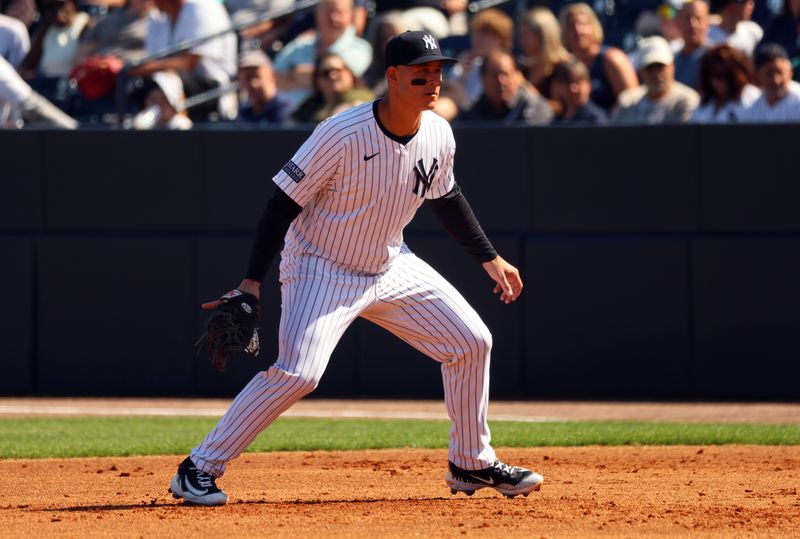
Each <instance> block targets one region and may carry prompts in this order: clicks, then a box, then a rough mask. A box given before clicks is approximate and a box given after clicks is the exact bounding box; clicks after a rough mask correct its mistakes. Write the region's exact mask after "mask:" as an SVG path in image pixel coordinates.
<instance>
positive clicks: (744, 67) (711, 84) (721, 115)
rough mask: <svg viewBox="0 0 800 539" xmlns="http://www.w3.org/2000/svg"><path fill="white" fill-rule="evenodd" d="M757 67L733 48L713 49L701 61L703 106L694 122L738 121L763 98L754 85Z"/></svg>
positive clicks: (693, 119) (725, 46) (701, 98)
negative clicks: (754, 67)
mask: <svg viewBox="0 0 800 539" xmlns="http://www.w3.org/2000/svg"><path fill="white" fill-rule="evenodd" d="M752 81H753V66H752V64H751V63H750V59H749V58H748V57H747V56H745V54H744V53H743V52H742V51H740V50H738V49H734V48H733V47H731V46H730V45H719V46H716V47H714V48H712V49H711V50H710V51H708V52H707V53H706V55H705V56H703V59H702V60H701V61H700V106H699V107H698V108H697V110H695V111H694V114H693V115H692V121H693V122H697V123H732V122H737V121H739V119H740V118H741V116H742V112H743V111H744V109H746V108H748V107H750V106H751V105H752V104H753V103H754V102H755V101H756V100H757V99H758V98H759V96H760V95H761V91H760V90H759V89H758V88H756V87H755V86H753V84H751V83H752Z"/></svg>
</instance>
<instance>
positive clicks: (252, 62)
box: [238, 49, 292, 125]
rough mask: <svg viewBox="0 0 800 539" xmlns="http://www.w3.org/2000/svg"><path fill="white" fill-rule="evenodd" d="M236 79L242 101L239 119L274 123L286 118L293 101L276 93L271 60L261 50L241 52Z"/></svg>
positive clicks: (281, 121) (261, 123) (283, 121)
mask: <svg viewBox="0 0 800 539" xmlns="http://www.w3.org/2000/svg"><path fill="white" fill-rule="evenodd" d="M238 79H239V88H240V90H241V92H242V99H241V101H242V102H243V103H244V104H243V105H242V106H241V108H240V109H239V116H238V121H240V122H246V123H254V124H260V125H265V124H273V125H274V124H283V123H286V121H287V120H289V115H290V113H291V110H292V102H291V101H289V99H288V98H287V97H286V96H284V95H283V94H281V93H280V92H278V86H277V83H276V82H275V72H274V71H273V70H272V63H271V62H270V61H269V58H268V57H267V55H266V54H264V52H263V51H262V50H261V49H257V50H251V51H246V52H244V53H242V55H241V56H240V58H239V74H238Z"/></svg>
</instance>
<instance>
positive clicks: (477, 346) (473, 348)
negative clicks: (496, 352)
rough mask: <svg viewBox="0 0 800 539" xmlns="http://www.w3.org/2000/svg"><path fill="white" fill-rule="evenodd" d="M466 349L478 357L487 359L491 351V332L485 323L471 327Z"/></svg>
mask: <svg viewBox="0 0 800 539" xmlns="http://www.w3.org/2000/svg"><path fill="white" fill-rule="evenodd" d="M470 336H471V339H470V342H469V343H468V348H467V349H468V351H469V352H470V353H471V354H473V355H475V357H476V358H478V359H481V360H483V359H488V358H489V354H490V353H491V351H492V333H491V332H490V331H489V328H487V327H486V326H485V325H481V326H479V327H475V328H472V331H471V332H470Z"/></svg>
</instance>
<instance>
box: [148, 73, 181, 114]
mask: <svg viewBox="0 0 800 539" xmlns="http://www.w3.org/2000/svg"><path fill="white" fill-rule="evenodd" d="M153 82H155V83H156V84H158V87H159V88H160V89H161V91H162V92H164V97H166V98H167V101H169V104H170V105H172V108H174V109H175V110H180V109H181V104H182V103H183V100H184V98H185V97H184V94H183V82H181V78H180V77H179V76H178V75H176V74H175V73H173V72H172V71H159V72H158V73H154V74H153Z"/></svg>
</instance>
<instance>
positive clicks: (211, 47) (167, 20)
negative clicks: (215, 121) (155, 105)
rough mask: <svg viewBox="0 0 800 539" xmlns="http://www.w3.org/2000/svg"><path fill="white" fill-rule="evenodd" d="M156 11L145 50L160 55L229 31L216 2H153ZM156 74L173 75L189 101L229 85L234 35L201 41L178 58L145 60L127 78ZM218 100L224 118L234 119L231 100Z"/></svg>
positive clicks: (233, 65)
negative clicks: (180, 45) (164, 72)
mask: <svg viewBox="0 0 800 539" xmlns="http://www.w3.org/2000/svg"><path fill="white" fill-rule="evenodd" d="M155 5H156V7H157V8H158V11H154V12H152V13H151V14H150V19H149V21H148V24H147V37H146V39H145V48H146V49H147V53H148V55H149V54H153V53H156V52H160V51H162V50H164V49H166V48H168V47H172V46H174V45H177V44H178V43H181V42H183V41H187V40H191V39H196V38H199V37H205V36H209V35H212V34H215V33H218V32H221V31H223V30H226V29H228V28H230V26H231V22H230V19H229V18H228V13H227V12H226V11H225V8H223V7H222V4H220V3H219V2H218V1H217V0H155ZM159 71H174V72H176V73H177V74H178V75H179V76H180V77H181V80H182V82H183V87H184V90H185V91H186V95H188V96H189V97H191V96H193V95H197V94H199V93H202V92H204V91H207V90H210V89H212V88H216V87H218V86H224V85H227V84H229V83H230V81H231V77H233V76H235V75H236V35H235V34H233V33H229V34H225V35H224V36H221V37H217V38H214V39H212V40H210V41H205V42H203V43H201V44H199V45H197V46H195V47H192V48H191V49H189V50H187V51H184V52H181V53H179V54H176V55H173V56H169V57H167V58H162V59H160V60H149V61H147V62H145V63H143V64H142V65H140V66H139V67H137V68H135V69H132V70H131V71H130V72H129V73H130V74H131V75H138V76H140V77H149V76H152V75H153V73H157V72H159ZM231 101H232V100H230V99H224V98H223V99H220V102H219V109H220V112H221V113H222V115H223V117H225V118H234V117H235V116H236V105H235V100H233V103H232V102H231Z"/></svg>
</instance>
